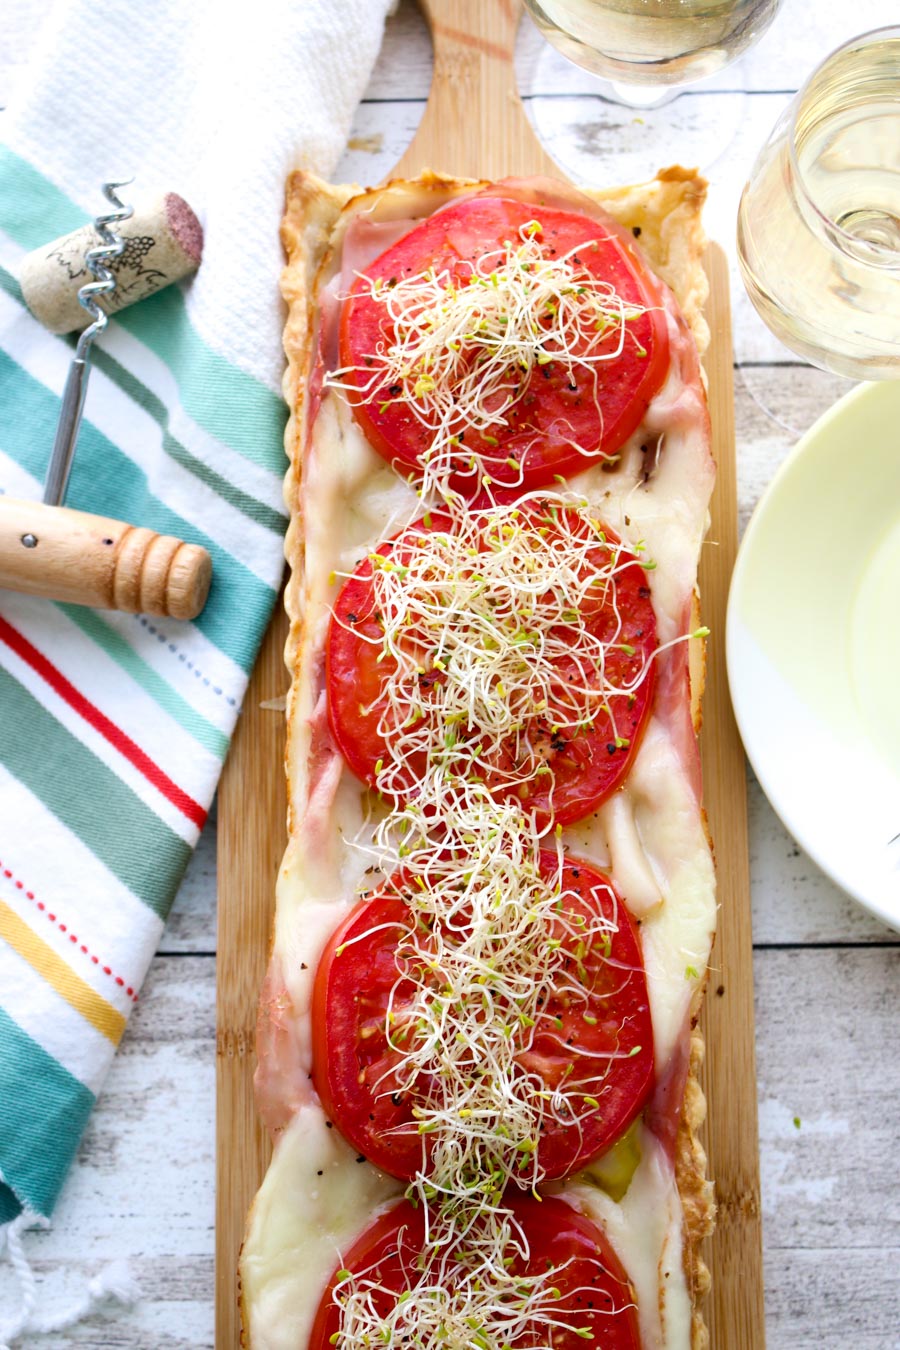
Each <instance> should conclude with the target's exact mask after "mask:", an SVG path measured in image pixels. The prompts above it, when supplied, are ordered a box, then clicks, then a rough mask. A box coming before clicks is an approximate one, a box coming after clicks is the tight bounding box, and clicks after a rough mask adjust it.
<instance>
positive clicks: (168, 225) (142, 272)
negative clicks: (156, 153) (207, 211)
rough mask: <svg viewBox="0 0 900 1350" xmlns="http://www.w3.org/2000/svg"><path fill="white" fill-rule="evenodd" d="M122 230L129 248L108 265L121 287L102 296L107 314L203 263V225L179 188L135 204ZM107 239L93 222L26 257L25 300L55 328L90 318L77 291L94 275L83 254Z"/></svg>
mask: <svg viewBox="0 0 900 1350" xmlns="http://www.w3.org/2000/svg"><path fill="white" fill-rule="evenodd" d="M118 233H119V234H120V235H121V236H122V238H123V239H124V240H125V249H124V251H123V253H122V254H121V256H120V257H118V258H114V259H113V260H112V261H111V262H110V263H109V264H108V266H109V269H110V271H111V272H112V274H113V276H114V277H115V278H116V289H115V291H113V292H112V294H111V295H103V296H100V297H99V299H98V303H99V304H100V306H101V308H102V309H105V310H106V312H107V314H117V313H118V311H119V310H120V309H125V308H126V307H127V306H128V305H133V304H135V302H136V301H138V300H143V299H144V298H145V297H146V296H148V295H155V293H156V292H157V291H161V290H162V289H163V288H164V287H165V286H171V285H172V283H173V281H180V280H181V278H182V277H186V276H188V274H189V273H191V272H195V271H196V270H197V268H198V267H199V266H200V259H201V257H202V254H203V227H202V226H201V224H200V222H199V220H198V219H197V217H196V215H195V214H194V212H193V211H192V210H191V208H190V207H189V206H188V204H187V202H186V201H185V200H184V198H183V197H179V196H178V195H177V194H176V193H174V192H167V193H165V194H164V195H163V196H161V197H157V198H156V199H155V200H154V201H151V202H149V203H147V204H145V205H142V206H140V207H136V208H135V212H134V215H133V216H132V217H131V219H130V220H124V221H122V222H120V224H119V225H118ZM102 242H103V241H102V240H101V238H100V236H99V234H98V233H97V230H96V229H95V227H94V225H93V224H89V225H82V226H81V228H80V229H77V230H73V231H72V233H71V234H67V235H65V236H64V237H63V238H62V239H55V240H54V241H53V242H52V243H50V244H45V245H44V246H43V248H36V249H35V250H34V252H33V253H29V254H28V255H27V256H26V257H25V258H24V259H23V260H22V264H21V266H20V269H19V284H20V286H21V288H22V295H23V296H24V298H25V303H26V305H27V306H28V308H29V309H30V310H31V312H32V314H33V315H34V317H35V318H36V319H38V320H40V322H41V323H42V324H43V325H44V327H45V328H49V329H50V332H51V333H71V332H74V331H75V330H76V329H82V328H86V327H87V325H88V324H89V323H90V322H91V316H90V314H89V313H88V311H87V310H86V309H85V308H84V306H83V305H80V304H79V303H78V290H79V287H81V286H84V285H86V284H87V283H88V282H90V281H93V280H94V277H93V276H92V275H91V272H90V270H89V268H88V267H87V265H86V263H85V261H84V256H85V254H86V253H87V251H88V249H89V248H97V247H99V246H100V245H101V244H102Z"/></svg>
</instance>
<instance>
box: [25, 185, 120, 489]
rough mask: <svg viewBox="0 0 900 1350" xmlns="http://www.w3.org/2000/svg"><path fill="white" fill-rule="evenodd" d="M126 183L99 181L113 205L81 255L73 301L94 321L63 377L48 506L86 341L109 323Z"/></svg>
mask: <svg viewBox="0 0 900 1350" xmlns="http://www.w3.org/2000/svg"><path fill="white" fill-rule="evenodd" d="M131 182H133V179H131V178H123V179H115V180H113V181H111V182H108V183H104V184H103V195H104V197H105V198H106V200H107V201H108V202H109V204H110V206H112V207H113V208H114V209H113V210H112V211H109V212H106V213H105V214H103V215H99V216H97V217H96V219H95V220H94V228H95V229H96V231H97V233H98V234H99V236H100V239H101V241H102V242H101V243H100V244H99V245H97V246H96V247H95V248H90V249H88V251H87V253H86V254H85V258H84V260H85V264H86V266H87V267H88V269H89V271H90V273H91V275H92V276H93V278H94V280H93V281H89V282H87V283H86V284H85V285H84V286H82V287H81V288H80V290H79V292H78V301H79V304H81V305H82V306H83V307H84V309H86V310H87V312H88V313H89V314H90V315H91V317H92V319H93V323H91V324H89V326H88V327H87V328H85V329H84V331H83V332H82V334H81V336H80V337H79V339H78V344H77V346H76V348H75V356H74V358H73V360H72V364H71V366H70V367H69V373H68V376H67V377H66V385H65V389H64V390H63V396H62V405H61V407H60V411H59V422H58V424H57V428H56V436H55V438H54V441H53V450H52V452H51V454H50V463H49V465H48V467H47V477H46V480H45V482H44V501H45V502H46V503H47V504H48V505H50V506H59V505H61V504H62V502H63V500H64V498H65V495H66V484H67V483H68V479H69V470H70V469H71V467H72V458H73V456H74V454H75V444H76V441H77V440H78V429H79V427H80V425H81V414H82V410H83V408H84V396H85V394H86V393H87V381H88V374H89V372H90V359H91V344H92V343H93V341H94V338H95V337H98V336H99V335H100V333H102V332H103V330H104V328H105V327H106V325H107V323H108V322H109V319H108V316H107V314H106V311H105V310H104V309H103V308H102V307H101V305H100V303H99V301H100V298H101V297H102V296H111V295H112V294H113V293H114V292H115V289H116V278H115V274H114V273H113V272H112V271H111V269H110V268H109V266H108V264H109V263H111V262H113V261H114V260H115V259H116V258H119V257H121V255H122V253H123V251H124V249H125V240H124V239H123V238H122V236H121V235H120V234H119V233H118V231H117V229H116V228H115V227H116V226H117V225H119V224H120V223H121V222H122V221H124V220H129V219H130V218H131V216H132V215H133V214H134V207H133V206H130V205H126V204H125V203H124V202H123V201H122V200H121V198H120V197H119V195H118V189H119V188H122V187H127V186H128V184H129V183H131Z"/></svg>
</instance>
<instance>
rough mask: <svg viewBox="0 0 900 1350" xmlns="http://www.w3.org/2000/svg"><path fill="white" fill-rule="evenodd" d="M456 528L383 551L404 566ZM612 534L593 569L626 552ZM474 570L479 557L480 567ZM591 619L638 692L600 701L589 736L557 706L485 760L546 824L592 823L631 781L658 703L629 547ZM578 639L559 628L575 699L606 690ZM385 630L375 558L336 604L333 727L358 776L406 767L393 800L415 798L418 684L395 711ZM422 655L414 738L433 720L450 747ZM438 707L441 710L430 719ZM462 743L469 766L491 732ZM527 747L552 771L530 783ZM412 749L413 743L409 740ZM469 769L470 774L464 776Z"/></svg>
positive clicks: (621, 680) (394, 669) (615, 667)
mask: <svg viewBox="0 0 900 1350" xmlns="http://www.w3.org/2000/svg"><path fill="white" fill-rule="evenodd" d="M568 514H569V516H570V518H571V519H572V520H574V521H575V524H574V525H573V528H576V529H579V530H585V531H586V530H589V529H590V526H589V525H588V524H587V523H586V522H584V521H583V520H580V519H579V518H578V517H577V516H575V513H568ZM539 520H540V523H541V528H542V529H543V530H544V532H545V539H546V540H547V542H548V545H549V546H551V547H552V544H553V538H554V534H553V531H554V528H555V527H554V526H553V521H552V518H550V517H547V516H544V515H540V517H539ZM548 521H549V524H548ZM535 523H536V524H537V518H536V522H535ZM450 528H452V527H451V526H450V524H449V522H448V521H447V520H446V519H444V518H438V517H434V518H431V519H430V522H429V525H427V526H426V525H425V523H424V522H423V521H419V522H418V523H417V524H416V525H413V526H411V527H410V528H409V529H408V530H405V531H403V532H402V533H401V534H399V535H397V536H395V537H394V539H392V540H389V541H387V542H386V543H384V544H382V545H381V546H380V547H379V549H378V552H379V553H380V554H382V555H383V556H384V557H386V558H389V559H390V560H392V562H394V563H396V564H398V565H401V566H403V565H407V564H408V563H409V560H410V557H411V555H412V553H413V551H414V550H415V549H416V548H417V547H422V543H421V541H422V540H423V538H425V537H427V535H428V534H429V532H430V531H439V530H441V531H444V532H447V531H448V530H449V529H450ZM605 537H606V540H607V542H606V543H605V544H603V543H601V542H600V541H599V540H597V542H596V546H595V547H594V546H593V545H592V549H591V552H590V554H589V566H590V571H591V572H592V573H599V572H600V571H601V570H602V569H604V568H607V569H608V568H609V565H610V561H611V558H612V557H613V556H614V551H615V549H616V548H617V546H618V542H619V541H618V540H617V539H616V536H615V535H614V534H613V532H612V531H611V530H608V529H607V530H605ZM481 544H482V548H483V549H486V548H487V544H486V543H485V541H484V539H483V538H482V540H481ZM475 566H477V558H476V559H475V561H474V562H473V567H475ZM581 616H582V618H583V621H584V624H585V627H586V629H587V630H588V633H589V634H591V635H592V636H593V637H595V638H599V639H600V640H602V641H603V642H604V643H609V644H610V645H609V646H608V647H607V651H606V664H605V676H606V679H607V681H608V682H609V683H610V684H612V685H613V686H614V687H616V688H619V689H629V688H631V687H632V686H633V685H634V683H635V681H637V680H638V679H640V683H639V684H637V686H636V687H635V688H633V690H632V692H631V693H629V694H627V695H625V694H623V695H617V696H613V697H612V698H610V699H609V700H608V704H607V705H604V704H602V703H601V702H600V701H597V702H596V703H595V704H592V705H591V706H590V712H591V714H592V716H593V720H592V721H591V722H590V723H588V724H587V725H583V726H581V727H579V728H578V729H574V728H572V729H570V728H567V729H565V730H563V731H555V730H554V727H555V726H556V724H557V722H556V719H555V718H554V715H553V707H552V705H551V707H550V708H549V709H548V710H546V711H545V712H535V713H534V715H533V716H532V717H531V718H530V719H529V722H528V726H527V728H526V733H525V734H523V735H522V736H521V737H520V739H519V742H518V747H517V743H516V740H515V737H512V736H511V737H509V738H508V740H507V742H505V743H504V744H503V745H502V746H501V747H500V749H499V750H498V749H497V748H496V746H495V747H494V748H493V749H492V750H490V751H487V752H485V754H484V755H483V756H482V758H481V760H480V770H479V771H480V773H481V775H482V777H483V781H485V782H486V783H487V784H488V786H489V787H490V788H491V790H492V791H493V792H494V793H495V795H497V796H498V797H504V796H505V797H507V798H514V799H515V800H518V801H520V802H521V803H522V805H523V807H524V808H525V809H526V810H530V811H533V812H534V813H535V815H536V816H537V817H538V819H539V820H541V821H546V820H549V819H551V818H552V819H553V820H555V821H556V822H558V823H562V824H568V823H570V822H571V821H574V820H581V819H583V818H584V817H585V816H588V815H590V813H591V812H592V811H593V810H595V808H596V807H597V806H599V804H600V803H601V802H602V801H605V799H606V798H607V797H609V796H610V795H611V794H612V793H613V792H614V791H615V789H616V788H617V787H618V786H619V784H620V783H621V782H622V781H623V779H624V778H625V776H626V774H627V773H628V770H629V768H630V766H631V763H632V761H633V759H634V756H635V753H636V751H637V747H638V744H639V742H640V737H641V734H642V732H643V729H644V726H645V724H646V721H647V719H648V717H649V713H650V709H651V707H652V704H653V696H654V691H655V687H656V667H655V662H654V661H653V660H652V659H651V658H652V656H653V652H654V651H655V649H656V620H655V616H654V612H653V604H652V601H651V598H650V588H649V586H648V584H647V576H646V572H645V570H644V568H643V567H642V566H641V564H640V563H639V562H638V561H637V559H636V558H635V557H634V555H633V554H630V553H627V552H625V551H624V550H623V551H622V552H621V553H620V554H619V555H618V560H617V571H616V575H615V578H614V581H613V583H612V584H611V585H610V586H608V587H601V588H599V589H598V592H597V598H596V599H595V600H591V602H590V605H589V607H588V606H586V605H583V606H582V609H581ZM574 631H575V630H574V629H566V628H560V629H558V630H557V636H559V637H561V638H562V639H563V643H564V646H565V648H566V650H567V654H566V655H565V656H560V657H559V658H558V659H557V660H556V662H555V667H554V669H555V677H554V682H555V684H556V686H557V687H558V688H559V690H560V691H562V692H561V694H560V697H561V698H563V697H564V696H565V690H566V687H567V684H568V685H575V687H578V684H579V683H582V684H584V685H585V686H586V687H588V688H590V687H595V688H597V687H599V685H598V677H597V673H596V669H595V668H594V667H593V666H592V665H591V663H590V661H589V660H588V658H587V656H585V655H583V654H582V655H579V652H578V650H577V649H576V648H575V647H574V646H573V645H572V643H573V642H574V638H572V642H570V641H569V638H570V636H571V635H572V634H573V633H574ZM382 633H383V615H381V614H380V612H379V610H378V603H377V601H376V598H375V583H374V580H373V567H372V563H371V561H370V560H369V559H366V560H365V561H364V562H362V563H361V564H360V566H359V567H358V568H357V570H356V571H355V572H354V574H353V576H352V577H350V578H349V579H348V580H347V581H346V582H345V584H344V586H343V587H342V589H341V591H340V594H339V595H338V598H337V602H336V604H335V607H334V615H333V618H332V622H331V628H330V632H329V637H328V647H327V652H326V683H327V690H328V715H329V720H330V725H331V730H332V734H333V735H334V738H335V740H336V741H337V744H338V746H339V747H340V750H341V752H342V753H343V755H344V758H345V759H346V760H347V763H348V764H349V765H350V768H351V769H352V770H353V772H354V773H355V774H356V775H357V776H358V777H359V778H361V779H362V780H363V782H365V783H368V784H369V785H370V786H372V787H377V786H378V779H379V774H380V772H383V771H384V766H386V765H387V766H389V768H393V769H395V770H396V771H395V772H394V773H393V774H392V778H391V784H392V787H391V790H392V792H394V793H395V794H404V795H406V796H407V797H409V798H415V796H416V794H417V785H418V784H419V783H420V782H421V780H422V777H423V775H424V772H425V769H426V762H427V761H426V754H425V752H424V751H421V752H418V751H417V752H415V753H412V754H406V755H405V756H404V757H403V758H402V759H401V757H400V756H399V754H398V747H399V746H400V745H401V744H402V743H403V738H404V735H405V736H406V737H407V738H408V737H409V735H410V734H411V733H410V732H409V731H408V730H407V728H406V726H405V724H407V723H408V718H409V708H410V707H411V703H409V702H408V700H409V699H410V698H411V696H412V692H413V690H412V686H411V685H410V688H409V693H408V695H407V701H406V702H405V703H404V700H403V698H402V697H401V699H400V700H399V705H398V706H400V707H401V711H400V712H399V713H398V712H397V711H396V709H394V710H392V708H391V706H390V705H389V703H388V700H387V696H386V690H387V689H388V687H389V685H390V682H391V681H396V680H397V679H399V678H401V676H400V675H399V674H398V665H397V662H396V660H395V659H394V657H393V656H387V657H382V645H381V640H382ZM410 641H412V639H410ZM408 645H409V644H408ZM409 650H410V651H412V650H413V647H412V646H410V647H409ZM422 655H423V659H424V661H425V663H426V664H425V667H424V670H425V673H424V674H420V675H418V676H413V675H409V676H403V677H402V678H405V679H409V680H410V681H412V680H416V681H417V683H418V689H417V691H416V692H417V696H418V697H419V699H420V703H421V698H422V697H424V698H425V702H426V712H425V714H424V717H423V719H420V720H419V721H418V722H417V723H416V724H415V725H414V734H415V735H416V736H420V734H421V732H422V730H423V728H425V727H427V726H428V725H429V719H430V723H431V724H436V725H437V730H436V732H435V734H436V735H439V742H440V743H443V742H444V734H445V732H446V730H447V728H446V727H443V726H440V725H439V719H440V716H441V714H440V709H439V706H438V701H437V699H436V698H434V697H429V695H428V691H429V690H432V691H433V694H434V695H436V694H437V693H438V692H439V686H440V685H441V684H442V683H443V681H444V680H445V678H446V676H445V675H444V674H443V673H442V672H441V671H440V670H439V669H437V668H435V667H433V666H431V665H429V664H428V661H429V658H428V657H427V655H424V654H422ZM379 658H381V659H379ZM642 671H643V678H641V672H642ZM401 694H402V690H401ZM609 704H611V705H612V707H611V710H610V708H609V706H608V705H609ZM604 706H606V709H607V710H606V711H604ZM429 708H430V709H431V710H432V711H430V712H429V711H428V710H427V709H429ZM560 720H562V719H560ZM453 735H454V737H455V744H456V745H457V746H459V758H458V760H457V765H458V766H459V765H462V764H463V752H464V750H465V749H466V747H468V751H469V752H471V749H472V747H473V745H475V744H477V743H479V742H481V741H482V739H483V736H482V732H481V730H480V729H479V728H478V727H477V726H476V727H471V728H468V727H466V726H465V725H464V724H456V725H455V726H454V728H453ZM526 743H527V744H528V746H529V747H531V749H530V750H529V752H528V753H530V754H531V755H532V758H537V760H538V761H540V762H542V763H543V764H545V765H548V766H549V767H550V768H551V769H552V771H553V772H552V774H548V773H539V774H538V775H537V776H535V777H531V778H530V779H527V780H526V781H522V779H523V774H522V773H521V772H519V773H518V776H516V772H517V764H521V763H522V762H523V761H522V750H521V746H522V745H524V744H526ZM406 744H407V746H408V744H409V742H408V739H407V742H406ZM379 765H380V766H381V769H380V770H379ZM469 768H471V761H470V760H467V761H466V769H469ZM458 771H463V769H461V768H458Z"/></svg>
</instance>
